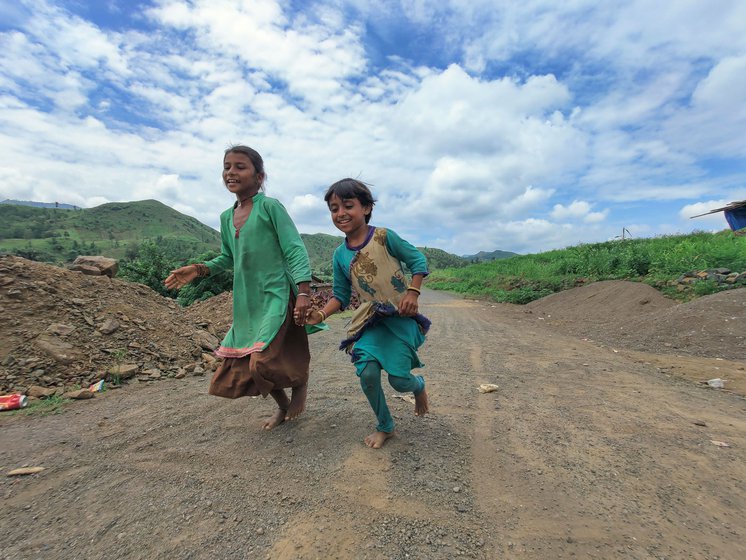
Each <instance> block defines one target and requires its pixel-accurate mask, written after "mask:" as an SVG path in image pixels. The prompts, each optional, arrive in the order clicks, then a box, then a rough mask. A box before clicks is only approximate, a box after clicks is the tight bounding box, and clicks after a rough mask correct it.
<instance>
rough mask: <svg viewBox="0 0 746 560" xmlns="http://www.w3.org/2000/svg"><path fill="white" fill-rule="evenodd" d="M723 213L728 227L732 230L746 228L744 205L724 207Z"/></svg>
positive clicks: (745, 209) (745, 208)
mask: <svg viewBox="0 0 746 560" xmlns="http://www.w3.org/2000/svg"><path fill="white" fill-rule="evenodd" d="M723 213H724V214H725V219H726V221H727V222H728V225H729V226H730V229H732V230H733V231H738V230H739V229H743V228H746V207H744V206H742V207H741V208H726V209H725V210H723Z"/></svg>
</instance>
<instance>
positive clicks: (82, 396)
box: [62, 389, 96, 401]
mask: <svg viewBox="0 0 746 560" xmlns="http://www.w3.org/2000/svg"><path fill="white" fill-rule="evenodd" d="M95 396H96V394H95V393H92V392H91V391H89V390H88V389H77V390H76V391H68V392H67V393H62V398H64V399H75V400H77V401H82V400H86V399H92V398H93V397H95Z"/></svg>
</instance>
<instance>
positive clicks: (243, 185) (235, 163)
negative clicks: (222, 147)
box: [223, 152, 264, 200]
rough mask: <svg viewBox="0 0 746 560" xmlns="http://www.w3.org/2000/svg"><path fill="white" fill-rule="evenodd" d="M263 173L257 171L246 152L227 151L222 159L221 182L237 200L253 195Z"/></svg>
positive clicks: (260, 182) (256, 190)
mask: <svg viewBox="0 0 746 560" xmlns="http://www.w3.org/2000/svg"><path fill="white" fill-rule="evenodd" d="M263 179H264V175H263V174H262V173H257V172H256V170H255V169H254V164H253V163H251V160H250V159H249V157H248V156H247V155H246V154H241V153H235V152H228V153H227V154H226V155H225V159H224V160H223V183H225V187H226V188H227V189H228V190H229V191H230V192H232V193H233V194H235V195H236V198H238V199H239V200H241V199H244V198H248V197H251V196H254V195H255V194H256V193H257V192H259V188H260V187H261V186H262V180H263Z"/></svg>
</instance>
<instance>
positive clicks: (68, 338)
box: [0, 256, 230, 393]
mask: <svg viewBox="0 0 746 560" xmlns="http://www.w3.org/2000/svg"><path fill="white" fill-rule="evenodd" d="M0 313H1V314H2V317H3V320H2V322H0V392H2V393H5V392H12V391H24V392H25V391H26V390H27V389H28V387H29V386H32V385H38V386H42V387H55V388H57V389H58V390H59V391H63V390H69V389H73V388H76V387H87V386H88V384H90V383H93V382H95V381H97V380H99V379H101V378H105V377H110V378H111V377H113V374H110V373H109V372H110V370H111V369H112V368H114V367H117V366H128V367H127V368H122V369H123V370H126V372H123V373H122V374H121V375H117V376H116V379H121V378H122V377H125V378H127V377H131V378H137V379H140V380H142V381H145V380H149V381H151V380H152V381H155V380H157V379H160V378H161V377H175V376H183V375H186V373H187V372H189V373H194V372H195V371H196V373H197V374H200V373H203V372H204V371H205V370H209V369H210V367H211V363H212V362H211V359H212V358H211V356H209V355H206V356H205V357H204V358H203V353H205V352H206V351H207V350H209V349H210V348H211V347H212V348H214V347H215V345H216V344H217V343H218V339H217V336H218V332H217V331H216V330H215V327H214V326H213V325H212V324H211V323H210V321H209V320H206V319H201V320H200V321H199V325H197V324H196V321H194V320H192V319H191V316H187V315H186V314H185V312H184V310H183V309H181V308H180V307H179V306H178V305H177V304H176V303H175V302H174V301H173V300H170V299H167V298H164V297H162V296H160V295H159V294H157V293H155V292H154V291H152V290H151V289H150V288H148V287H146V286H143V285H140V284H133V283H131V282H125V281H121V280H117V279H110V278H108V277H106V276H85V275H83V274H81V273H80V272H73V271H70V270H66V269H63V268H59V267H55V266H51V265H47V264H43V263H37V262H33V261H29V260H26V259H22V258H19V257H13V256H2V257H0ZM229 317H230V315H229ZM203 360H206V361H203Z"/></svg>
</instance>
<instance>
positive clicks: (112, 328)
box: [98, 317, 119, 334]
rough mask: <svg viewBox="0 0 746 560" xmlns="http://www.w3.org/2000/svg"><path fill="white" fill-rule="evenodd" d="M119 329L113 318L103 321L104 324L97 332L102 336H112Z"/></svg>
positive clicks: (117, 322)
mask: <svg viewBox="0 0 746 560" xmlns="http://www.w3.org/2000/svg"><path fill="white" fill-rule="evenodd" d="M117 329H119V321H117V320H116V319H115V318H114V317H109V318H107V319H106V320H105V321H104V324H103V325H101V327H99V329H98V330H99V331H100V332H102V333H104V334H112V333H114V332H116V331H117Z"/></svg>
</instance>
